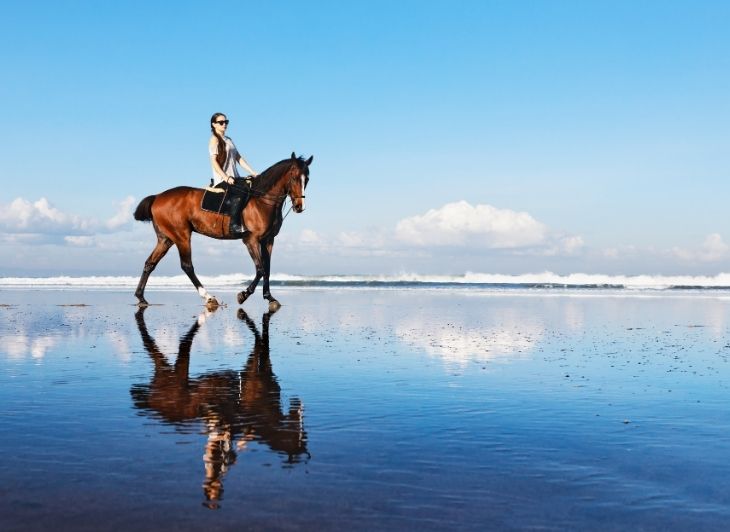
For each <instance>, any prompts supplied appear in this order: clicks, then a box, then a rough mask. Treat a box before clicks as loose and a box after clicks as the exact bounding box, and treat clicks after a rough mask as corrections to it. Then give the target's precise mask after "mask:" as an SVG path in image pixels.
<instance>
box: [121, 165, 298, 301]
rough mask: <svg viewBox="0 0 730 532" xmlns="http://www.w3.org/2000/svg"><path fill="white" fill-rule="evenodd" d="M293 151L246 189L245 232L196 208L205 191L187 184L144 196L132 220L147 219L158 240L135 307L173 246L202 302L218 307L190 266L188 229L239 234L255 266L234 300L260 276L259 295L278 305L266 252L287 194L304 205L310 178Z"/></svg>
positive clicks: (217, 234)
mask: <svg viewBox="0 0 730 532" xmlns="http://www.w3.org/2000/svg"><path fill="white" fill-rule="evenodd" d="M312 159H313V157H310V158H309V159H307V160H306V161H305V160H304V158H303V157H297V156H296V155H295V154H294V153H292V154H291V158H289V159H284V160H282V161H279V162H278V163H276V164H275V165H273V166H272V167H271V168H268V169H267V170H265V171H264V172H263V173H262V174H261V175H260V176H259V177H258V178H256V181H255V184H254V186H253V187H252V189H251V196H252V197H251V199H250V200H249V202H248V203H247V204H246V207H245V208H244V210H243V213H242V216H241V217H239V218H241V219H242V220H243V226H244V227H245V232H244V233H243V234H240V233H235V232H232V231H231V230H230V227H229V226H228V224H225V223H223V215H221V214H219V213H216V212H210V211H205V210H203V209H202V208H201V203H202V200H203V194H204V192H205V191H204V190H202V189H199V188H192V187H177V188H172V189H170V190H166V191H165V192H162V193H160V194H157V195H154V196H147V197H146V198H145V199H143V200H142V201H141V202H140V204H139V205H138V206H137V209H136V210H135V212H134V218H135V220H139V221H144V222H150V221H151V222H152V226H153V227H154V229H155V233H156V235H157V245H156V246H155V248H154V249H153V250H152V253H151V254H150V256H149V258H148V259H147V261H146V262H145V264H144V269H143V270H142V276H141V277H140V279H139V284H138V285H137V290H136V291H135V296H136V297H137V299H138V300H139V303H138V304H139V305H140V306H146V305H148V303H147V300H146V299H145V298H144V290H145V286H146V285H147V279H148V278H149V276H150V274H151V273H152V271H153V270H154V269H155V267H156V266H157V263H158V262H160V260H161V259H162V257H164V256H165V254H166V253H167V252H168V250H169V249H170V248H171V247H172V246H173V245H175V246H177V249H178V252H179V253H180V266H181V267H182V269H183V271H184V272H185V273H186V274H187V276H188V277H189V278H190V280H191V281H192V283H193V285H195V288H196V289H197V290H198V294H200V297H202V298H203V300H204V301H205V303H206V305H208V306H211V307H217V306H218V301H217V300H216V299H215V298H214V297H213V296H211V295H210V294H209V293H208V291H207V290H206V289H205V288H204V287H203V284H202V283H201V282H200V280H199V279H198V277H197V276H196V275H195V270H194V269H193V262H192V256H191V249H190V237H191V236H192V233H193V232H196V233H200V234H201V235H205V236H209V237H211V238H217V239H227V240H233V239H241V240H242V241H243V243H244V244H245V246H246V248H247V249H248V253H249V255H251V259H252V260H253V262H254V265H255V266H256V276H255V277H254V279H253V281H251V284H249V286H248V288H246V290H245V291H243V292H239V293H238V297H237V299H238V303H239V304H241V303H243V302H244V301H245V300H246V299H247V298H248V297H249V296H250V295H251V294H252V293H253V292H254V290H256V285H257V284H258V282H259V280H260V279H261V278H262V277H263V278H264V299H267V300H268V301H269V308H272V309H277V308H279V306H280V305H279V302H278V301H277V300H276V299H274V297H273V296H272V295H271V291H270V289H269V274H270V273H271V251H272V249H273V247H274V238H275V237H276V235H278V234H279V230H280V229H281V225H282V223H283V221H284V216H283V213H282V207H283V205H284V200H285V199H286V197H287V196H289V199H290V200H291V204H292V209H293V210H294V212H297V213H300V212H302V211H303V210H304V189H305V188H306V186H307V183H308V182H309V165H310V164H312Z"/></svg>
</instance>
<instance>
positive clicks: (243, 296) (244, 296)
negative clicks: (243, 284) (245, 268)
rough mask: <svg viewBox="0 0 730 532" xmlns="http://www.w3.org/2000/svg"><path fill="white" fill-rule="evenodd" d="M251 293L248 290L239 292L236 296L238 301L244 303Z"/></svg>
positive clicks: (240, 303)
mask: <svg viewBox="0 0 730 532" xmlns="http://www.w3.org/2000/svg"><path fill="white" fill-rule="evenodd" d="M248 296H249V294H247V293H246V292H238V295H237V296H236V300H237V301H238V304H239V305H243V302H244V301H246V300H247V299H248Z"/></svg>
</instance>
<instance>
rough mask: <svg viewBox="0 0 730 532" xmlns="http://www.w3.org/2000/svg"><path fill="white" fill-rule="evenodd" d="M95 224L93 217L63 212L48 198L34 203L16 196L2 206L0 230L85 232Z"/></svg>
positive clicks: (50, 232)
mask: <svg viewBox="0 0 730 532" xmlns="http://www.w3.org/2000/svg"><path fill="white" fill-rule="evenodd" d="M93 225H94V221H93V219H90V218H82V217H80V216H76V215H70V214H66V213H64V212H61V211H60V210H58V209H57V208H55V207H54V206H53V205H51V203H50V202H49V201H48V200H47V199H46V198H41V199H39V200H38V201H36V202H33V203H31V202H30V201H28V200H26V199H23V198H16V199H15V200H13V201H12V203H10V205H8V206H2V207H0V231H2V232H4V233H10V234H16V233H43V234H67V235H68V234H84V233H88V232H89V231H90V230H91V229H92V227H93Z"/></svg>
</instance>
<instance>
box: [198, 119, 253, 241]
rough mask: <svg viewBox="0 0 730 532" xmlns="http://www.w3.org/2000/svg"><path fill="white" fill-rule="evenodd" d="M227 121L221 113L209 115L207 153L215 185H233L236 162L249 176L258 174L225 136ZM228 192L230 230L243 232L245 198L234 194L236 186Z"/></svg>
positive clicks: (236, 170)
mask: <svg viewBox="0 0 730 532" xmlns="http://www.w3.org/2000/svg"><path fill="white" fill-rule="evenodd" d="M228 122H229V120H228V118H227V117H226V115H224V114H223V113H215V114H214V115H213V116H211V117H210V131H211V133H212V134H211V136H210V140H209V141H208V153H209V154H210V166H211V168H212V169H213V183H214V184H215V185H220V184H221V183H226V184H227V185H233V184H234V183H235V182H236V181H235V178H237V177H240V176H239V174H238V167H237V166H236V163H238V164H240V165H241V166H242V167H243V168H245V169H246V170H247V171H248V173H249V174H250V175H251V177H256V176H257V175H258V174H257V173H256V172H254V171H253V168H251V166H250V165H249V164H248V162H247V161H246V159H244V158H243V155H241V153H240V152H239V151H238V149H237V148H236V145H235V144H234V143H233V140H232V139H231V137H227V136H226V130H227V129H228ZM223 186H224V187H225V186H226V185H223ZM228 194H229V197H230V198H231V204H232V205H231V210H232V214H231V227H230V232H231V233H243V231H244V229H243V227H242V226H241V211H242V210H243V202H244V200H245V198H244V197H243V196H242V195H241V194H236V187H230V188H228Z"/></svg>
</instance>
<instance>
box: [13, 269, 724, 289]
mask: <svg viewBox="0 0 730 532" xmlns="http://www.w3.org/2000/svg"><path fill="white" fill-rule="evenodd" d="M200 280H201V281H202V282H203V284H204V285H206V286H207V287H210V288H228V287H230V288H237V287H240V286H242V285H246V284H248V283H249V282H250V280H251V276H250V275H243V274H226V275H217V276H207V277H206V276H200ZM138 281H139V277H136V276H134V277H132V276H87V277H72V276H58V277H0V288H34V289H43V288H52V289H63V288H69V289H70V288H89V289H110V290H114V289H121V288H125V289H126V288H134V287H136V286H137V282H138ZM271 284H272V285H278V286H300V287H327V286H332V287H393V288H398V287H400V288H408V287H412V288H417V287H433V288H438V287H444V288H446V287H452V288H453V287H464V288H467V287H480V288H494V289H510V288H523V289H524V288H532V289H561V288H571V289H614V290H615V289H622V290H682V289H695V290H701V289H728V290H730V273H720V274H717V275H714V276H691V275H678V276H664V275H634V276H631V275H601V274H586V273H572V274H568V275H559V274H556V273H552V272H542V273H528V274H520V275H504V274H491V273H472V272H467V273H465V274H463V275H422V274H413V273H401V274H395V275H311V276H310V275H290V274H283V273H279V274H272V276H271ZM147 286H148V287H149V288H153V289H154V288H161V289H178V288H179V289H183V288H185V289H187V288H190V286H191V284H190V281H189V280H188V278H187V276H185V275H174V276H152V277H150V280H149V283H148V285H147Z"/></svg>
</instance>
